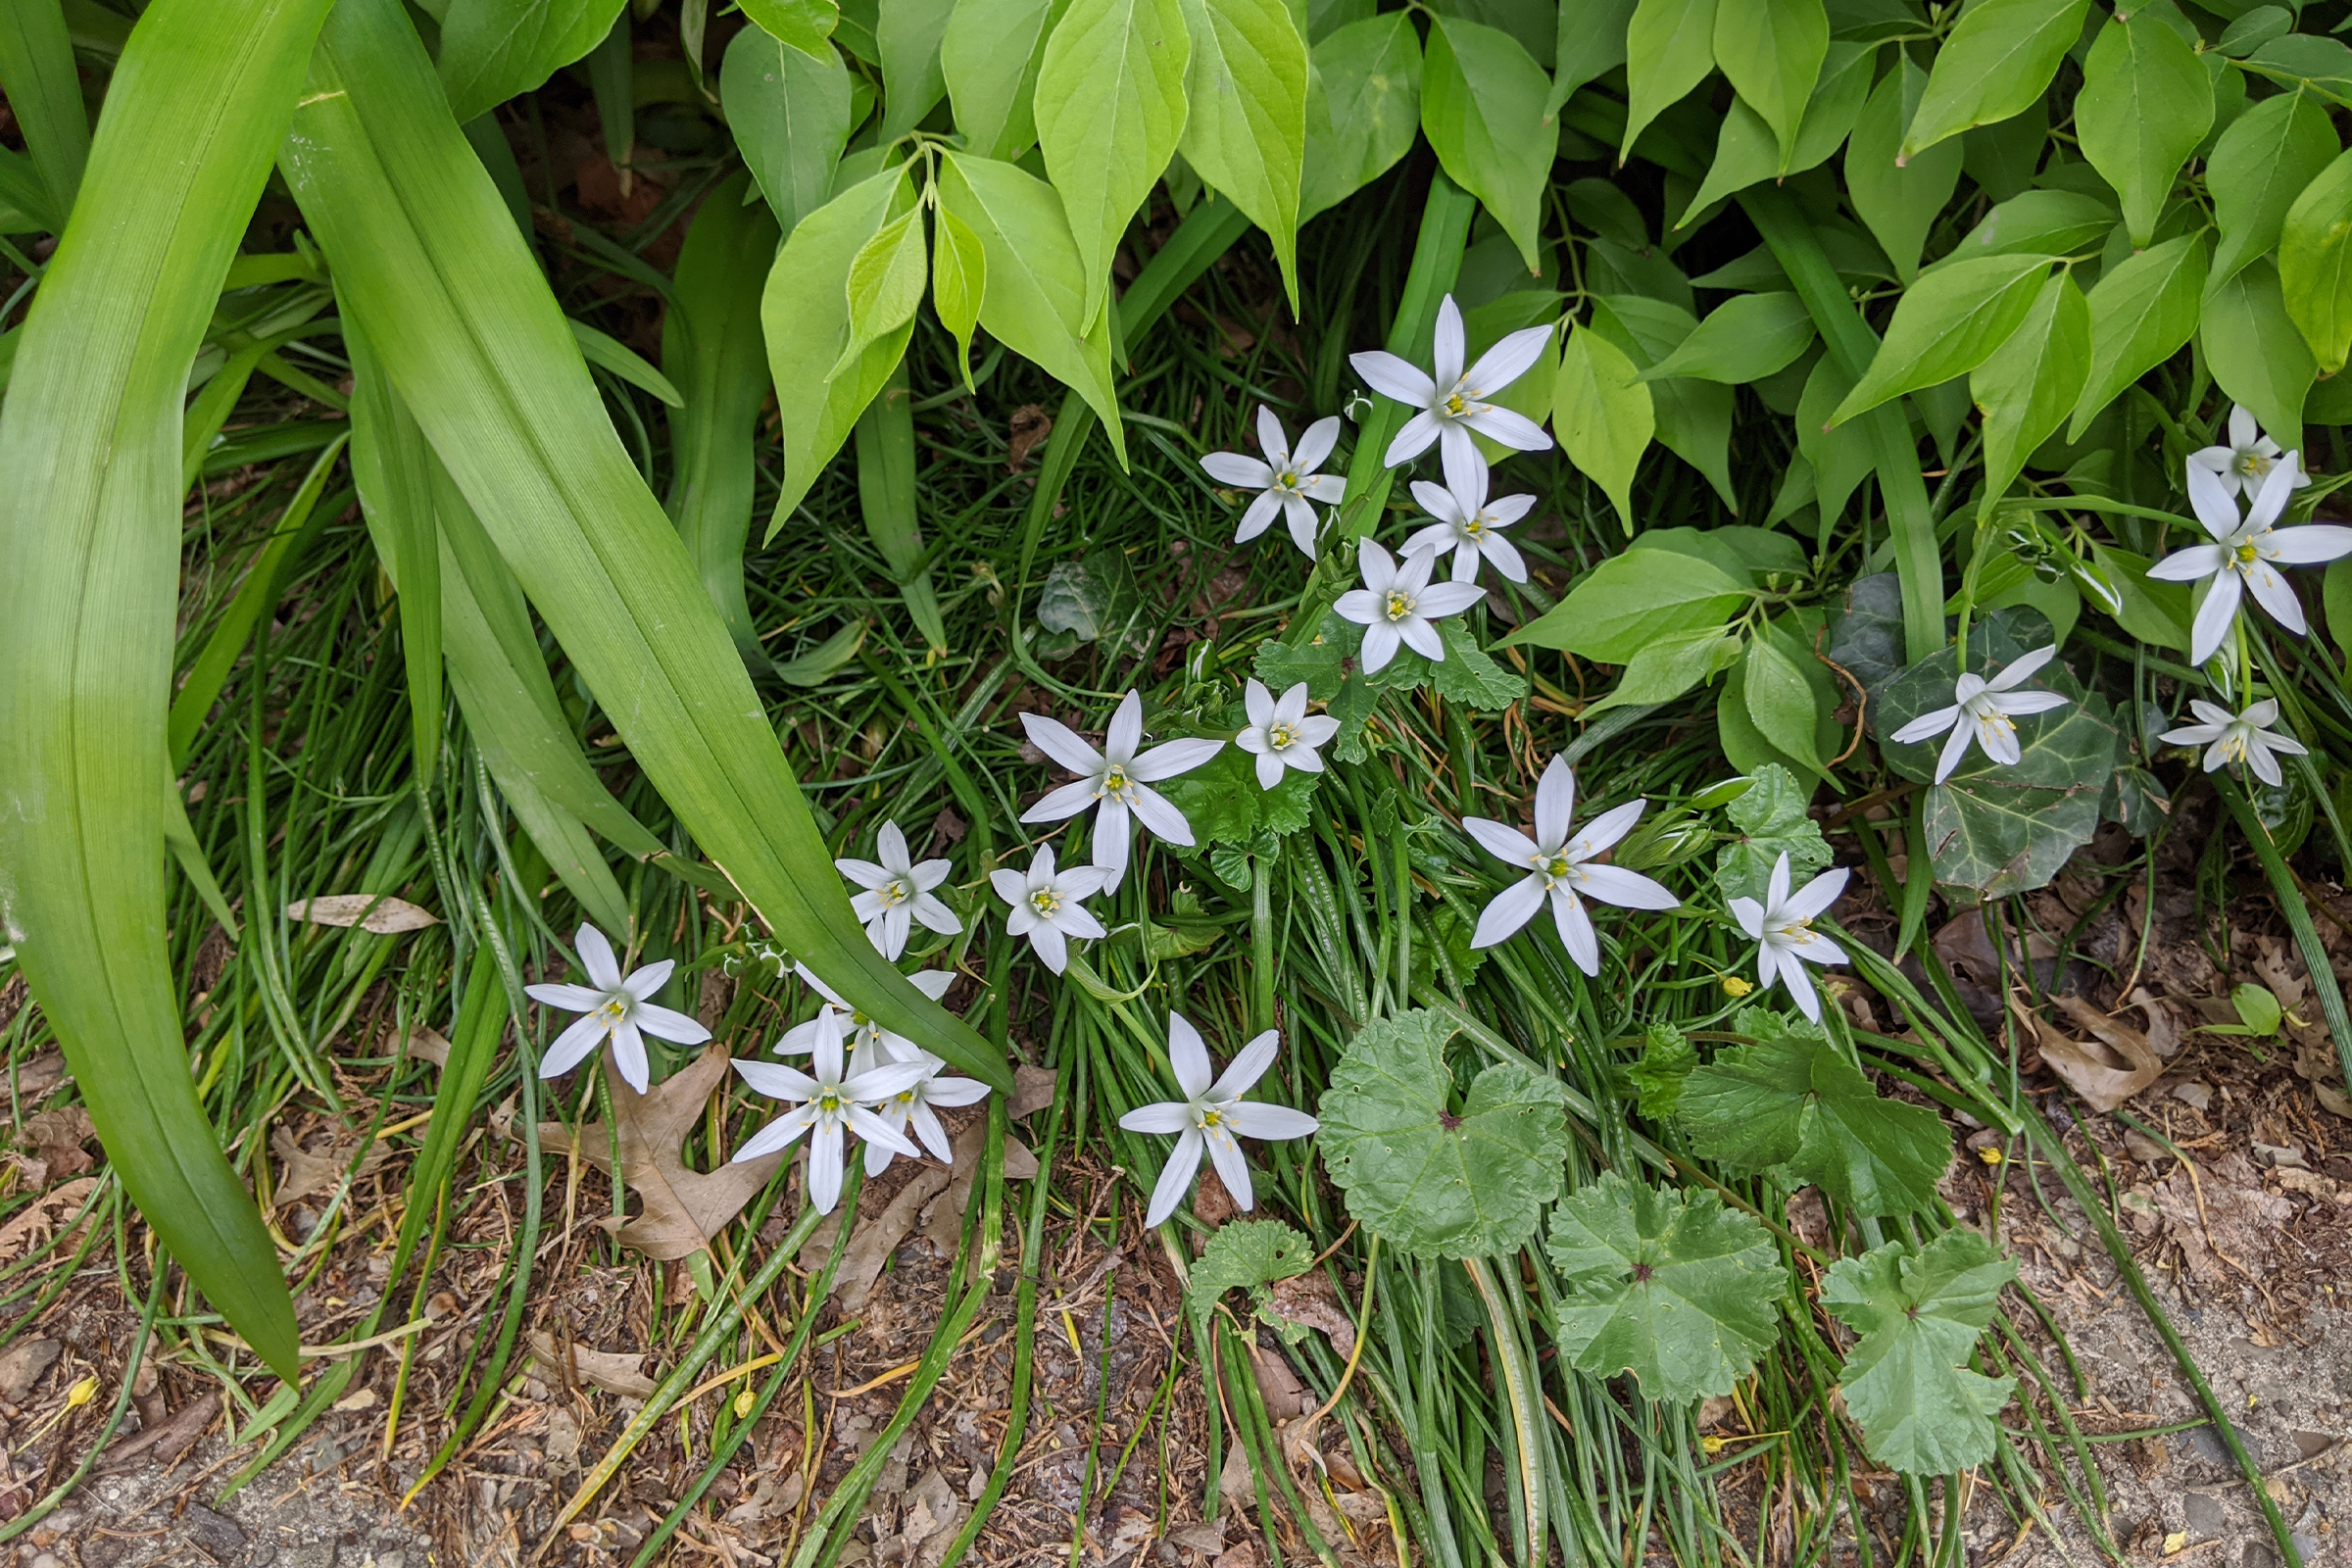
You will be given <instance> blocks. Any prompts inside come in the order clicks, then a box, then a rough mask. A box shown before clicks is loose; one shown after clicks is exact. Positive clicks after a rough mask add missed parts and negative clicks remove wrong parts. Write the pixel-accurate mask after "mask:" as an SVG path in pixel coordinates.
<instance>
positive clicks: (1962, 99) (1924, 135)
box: [1903, 0, 2090, 156]
mask: <svg viewBox="0 0 2352 1568" xmlns="http://www.w3.org/2000/svg"><path fill="white" fill-rule="evenodd" d="M2089 12H2090V0H1979V3H1978V4H1977V5H1974V6H1971V7H1969V8H1968V10H1967V11H1966V12H1965V13H1963V14H1962V16H1961V18H1960V25H1958V26H1956V27H1954V28H1953V29H1952V31H1951V35H1950V36H1949V37H1947V38H1945V39H1944V40H1943V47H1942V48H1940V49H1938V50H1936V69H1935V71H1934V72H1933V73H1930V75H1929V77H1928V86H1927V91H1926V92H1925V93H1924V94H1923V95H1922V96H1921V98H1920V101H1919V108H1918V110H1917V111H1916V112H1915V113H1914V114H1913V115H1912V117H1911V126H1910V129H1909V130H1908V131H1907V132H1905V134H1904V137H1903V151H1904V152H1905V153H1906V154H1910V155H1914V156H1916V155H1917V154H1919V153H1921V152H1924V151H1925V150H1927V149H1928V148H1930V147H1933V146H1935V145H1936V143H1937V142H1939V141H1941V140H1943V139H1944V138H1945V137H1947V136H1957V135H1958V134H1960V132H1962V131H1964V130H1967V129H1968V128H1970V127H1971V126H1973V125H1989V124H1992V123H1996V122H1998V121H2003V120H2007V119H2008V118H2009V117H2010V116H2012V115H2017V114H2022V113H2024V112H2025V111H2026V110H2027V109H2028V108H2029V107H2031V106H2032V105H2033V104H2034V102H2035V101H2037V100H2038V99H2039V98H2040V97H2041V95H2042V93H2043V92H2044V91H2046V90H2047V89H2048V87H2049V85H2050V78H2051V77H2052V76H2054V75H2056V74H2057V73H2058V67H2059V64H2060V62H2062V61H2064V60H2065V59H2066V52H2067V51H2068V50H2069V49H2071V48H2073V47H2074V45H2075V40H2076V39H2077V38H2080V37H2081V36H2082V19H2083V18H2084V17H2085V16H2087V15H2088V14H2089Z"/></svg>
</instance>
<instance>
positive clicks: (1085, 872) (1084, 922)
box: [988, 844, 1110, 974]
mask: <svg viewBox="0 0 2352 1568" xmlns="http://www.w3.org/2000/svg"><path fill="white" fill-rule="evenodd" d="M1109 875H1110V873H1109V872H1108V871H1105V870H1103V867H1101V866H1099V865H1073V866H1071V867H1070V868H1069V869H1068V870H1066V871H1056V870H1055V869H1054V846H1053V845H1051V844H1041V845H1039V846H1038V847H1037V855H1036V856H1035V858H1032V859H1031V860H1030V862H1029V869H1028V870H1027V871H1015V870H1013V869H1012V868H1011V867H1010V866H999V867H997V869H995V870H994V871H991V872H989V873H988V881H989V886H991V887H993V888H995V889H996V890H997V897H998V898H1000V899H1003V900H1004V901H1005V903H1006V904H1009V905H1011V906H1012V912H1011V913H1010V914H1008V915H1006V916H1005V935H1006V936H1014V937H1027V938H1028V939H1029V946H1031V947H1032V948H1035V949H1036V950H1037V956H1039V957H1041V958H1043V959H1045V960H1046V967H1047V968H1049V969H1051V970H1053V971H1054V973H1055V974H1059V973H1061V972H1062V971H1063V970H1064V969H1066V968H1068V967H1069V963H1070V944H1069V939H1070V938H1072V937H1099V936H1101V935H1103V922H1102V921H1100V920H1098V919H1096V918H1095V916H1094V913H1093V911H1092V910H1090V909H1088V908H1087V907H1085V906H1084V905H1083V904H1081V903H1080V902H1079V901H1080V900H1083V899H1091V898H1093V897H1094V896H1095V895H1096V894H1098V893H1100V892H1102V891H1103V882H1104V881H1105V880H1106V879H1107V878H1108V877H1109Z"/></svg>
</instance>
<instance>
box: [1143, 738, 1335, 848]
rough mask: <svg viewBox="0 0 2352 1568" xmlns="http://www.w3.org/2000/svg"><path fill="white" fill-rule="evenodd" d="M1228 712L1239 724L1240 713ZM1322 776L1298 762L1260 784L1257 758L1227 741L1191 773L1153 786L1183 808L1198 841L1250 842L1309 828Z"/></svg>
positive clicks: (1179, 807)
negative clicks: (1278, 778)
mask: <svg viewBox="0 0 2352 1568" xmlns="http://www.w3.org/2000/svg"><path fill="white" fill-rule="evenodd" d="M1229 716H1232V717H1234V718H1235V725H1236V727H1239V722H1240V720H1239V716H1238V715H1229ZM1322 777H1323V775H1322V774H1320V773H1309V772H1306V771H1305V770H1303V769H1301V768H1296V767H1294V768H1290V769H1288V770H1286V771H1285V772H1284V773H1283V775H1282V782H1281V783H1279V784H1277V785H1275V786H1274V787H1273V788H1272V789H1270V790H1268V789H1260V788H1259V787H1258V783H1257V773H1256V769H1255V760H1254V759H1253V758H1251V757H1250V754H1249V753H1248V752H1245V751H1243V750H1242V749H1241V748H1240V747H1238V746H1228V747H1226V748H1225V749H1224V750H1223V751H1221V752H1219V753H1217V755H1216V756H1214V757H1212V758H1210V759H1209V760H1207V761H1206V762H1204V763H1202V764H1201V766H1199V767H1196V768H1194V769H1193V770H1192V771H1191V772H1189V773H1184V774H1181V775H1179V776H1177V777H1175V778H1172V779H1169V780H1167V781H1166V782H1164V783H1160V784H1155V785H1153V786H1152V788H1153V789H1156V790H1158V791H1159V793H1160V794H1161V795H1163V796H1165V797H1167V800H1168V803H1169V804H1170V805H1171V806H1174V807H1175V808H1176V809H1178V810H1179V811H1182V812H1183V813H1184V817H1185V820H1186V821H1187V822H1189V823H1191V824H1192V828H1193V838H1194V839H1195V840H1196V841H1197V842H1199V843H1201V844H1204V845H1205V844H1239V845H1248V844H1251V843H1254V842H1256V840H1257V837H1258V835H1259V834H1261V833H1273V834H1277V835H1280V834H1287V833H1296V832H1298V831H1299V829H1300V828H1302V827H1304V826H1305V825H1306V823H1307V821H1308V818H1309V815H1310V813H1311V811H1312V809H1313V805H1312V803H1313V801H1314V797H1315V790H1316V788H1317V786H1318V785H1319V784H1320V783H1321V781H1322Z"/></svg>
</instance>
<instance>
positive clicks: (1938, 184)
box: [1845, 55, 1961, 283]
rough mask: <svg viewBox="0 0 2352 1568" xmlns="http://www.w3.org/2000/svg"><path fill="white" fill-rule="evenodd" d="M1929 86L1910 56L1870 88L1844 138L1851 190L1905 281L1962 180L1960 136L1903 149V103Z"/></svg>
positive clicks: (1861, 213) (1915, 268)
mask: <svg viewBox="0 0 2352 1568" xmlns="http://www.w3.org/2000/svg"><path fill="white" fill-rule="evenodd" d="M1926 85H1927V77H1926V75H1925V74H1924V73H1922V72H1921V71H1920V69H1919V67H1917V66H1915V65H1913V64H1912V63H1911V58H1910V56H1908V55H1905V56H1904V57H1903V60H1902V65H1901V68H1900V69H1899V70H1895V71H1890V72H1888V73H1887V78H1886V80H1884V81H1882V82H1880V83H1879V85H1878V88H1877V90H1876V91H1874V92H1873V93H1872V94H1871V95H1870V102H1869V103H1868V104H1866V105H1865V106H1864V107H1863V110H1862V114H1861V118H1860V119H1858V120H1856V121H1855V122H1854V134H1853V139H1852V140H1850V141H1848V142H1847V143H1846V144H1845V188H1846V194H1847V196H1848V197H1849V198H1850V199H1851V200H1852V202H1853V204H1854V211H1855V213H1856V214H1858V215H1859V216H1860V217H1861V220H1862V221H1863V223H1864V224H1866V225H1867V226H1868V227H1869V229H1870V232H1871V235H1872V237H1874V238H1875V239H1877V240H1878V242H1879V247H1880V248H1881V249H1882V250H1884V251H1886V253H1887V260H1888V261H1890V262H1892V263H1894V271H1895V275H1896V276H1897V277H1898V278H1900V279H1901V280H1902V281H1903V282H1906V283H1908V282H1910V281H1911V279H1912V278H1913V277H1914V276H1915V275H1917V273H1918V271H1919V253H1920V251H1921V249H1922V248H1923V247H1924V246H1925V245H1926V244H1927V241H1928V230H1929V229H1931V228H1933V227H1935V225H1936V218H1937V217H1938V216H1939V215H1940V214H1941V213H1942V212H1943V208H1944V204H1945V203H1946V202H1948V201H1950V200H1951V199H1952V190H1953V188H1954V187H1955V186H1957V185H1958V184H1959V183H1960V160H1961V149H1960V144H1959V143H1958V142H1942V143H1938V144H1937V145H1936V146H1934V147H1930V148H1927V149H1925V150H1923V151H1920V152H1915V153H1910V154H1908V155H1905V154H1904V153H1903V146H1902V143H1903V120H1904V110H1905V108H1906V107H1907V106H1908V105H1910V104H1913V103H1916V102H1917V101H1918V99H1919V95H1920V92H1921V91H1922V89H1923V88H1925V86H1926Z"/></svg>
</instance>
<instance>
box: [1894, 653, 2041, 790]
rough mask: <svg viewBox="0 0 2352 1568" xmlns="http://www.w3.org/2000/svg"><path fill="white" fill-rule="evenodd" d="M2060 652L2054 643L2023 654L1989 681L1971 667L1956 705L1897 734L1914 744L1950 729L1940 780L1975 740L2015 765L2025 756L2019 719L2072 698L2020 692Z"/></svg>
mask: <svg viewBox="0 0 2352 1568" xmlns="http://www.w3.org/2000/svg"><path fill="white" fill-rule="evenodd" d="M2057 655H2058V645H2057V644H2055V643H2052V644H2051V645H2050V646H2049V647H2047V648H2036V649H2035V650H2034V652H2032V653H2030V654H2021V655H2019V656H2018V657H2017V658H2016V659H2015V660H2012V661H2011V662H2010V664H2009V667H2008V668H2007V669H2004V670H2002V671H2001V672H2000V673H1999V674H1998V675H1995V676H1993V677H1992V679H1990V680H1986V679H1985V677H1984V676H1982V675H1979V674H1977V673H1975V672H1974V671H1973V670H1972V671H1971V672H1970V673H1968V674H1966V675H1963V676H1961V677H1960V678H1959V680H1957V681H1955V682H1954V683H1953V685H1952V706H1951V707H1949V708H1938V709H1936V711H1934V712H1932V713H1922V714H1920V715H1919V716H1918V717H1917V718H1915V719H1913V720H1912V721H1911V722H1910V723H1908V724H1905V725H1904V726H1903V727H1902V728H1901V729H1898V730H1896V731H1895V732H1894V736H1893V738H1894V739H1895V740H1898V741H1901V742H1902V743H1904V744H1905V745H1910V744H1911V743H1913V742H1916V741H1924V740H1933V739H1934V738H1935V737H1936V736H1938V735H1941V734H1942V733H1943V732H1944V731H1946V730H1949V731H1951V739H1949V740H1947V741H1945V742H1944V743H1943V752H1942V755H1940V756H1938V757H1937V758H1936V783H1938V784H1940V783H1942V782H1943V781H1944V780H1945V779H1947V778H1950V777H1951V776H1952V769H1954V768H1956V767H1958V766H1959V765H1960V760H1961V759H1962V758H1964V757H1966V756H1967V755H1968V743H1969V742H1970V741H1971V740H1974V741H1975V742H1976V743H1977V744H1978V745H1980V746H1982V747H1984V748H1985V756H1986V757H1989V758H1991V759H1992V760H1994V761H1996V762H1998V763H2000V764H2001V765H2002V766H2004V767H2014V766H2016V765H2017V760H2018V758H2019V757H2020V756H2021V755H2023V754H2022V753H2020V751H2019V750H2018V745H2017V720H2018V719H2019V718H2020V717H2022V716H2023V715H2025V714H2027V713H2042V712H2047V711H2049V710H2051V709H2053V708H2064V707H2065V706H2066V704H2067V699H2066V698H2064V697H2061V696H2059V695H2058V694H2057V693H2056V692H2021V691H2019V690H2017V684H2018V682H2020V681H2022V680H2024V679H2026V678H2027V677H2028V676H2029V675H2032V674H2033V673H2034V671H2035V670H2037V669H2039V668H2040V667H2041V666H2042V665H2044V664H2046V663H2048V662H2050V661H2051V660H2052V659H2054V658H2056V657H2057Z"/></svg>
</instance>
